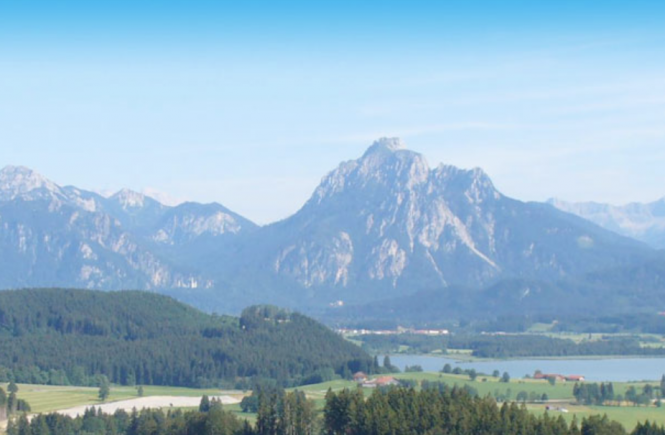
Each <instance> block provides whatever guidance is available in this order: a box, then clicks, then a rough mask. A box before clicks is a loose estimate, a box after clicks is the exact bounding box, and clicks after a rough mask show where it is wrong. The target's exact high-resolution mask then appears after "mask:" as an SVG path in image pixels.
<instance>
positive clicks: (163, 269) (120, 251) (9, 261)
mask: <svg viewBox="0 0 665 435" xmlns="http://www.w3.org/2000/svg"><path fill="white" fill-rule="evenodd" d="M201 207H203V208H205V207H206V206H200V207H199V208H201ZM210 208H213V209H215V210H214V212H210V211H209V209H210ZM198 212H199V210H198V209H197V208H194V209H191V207H188V206H187V204H183V205H181V206H178V207H167V206H164V205H162V204H160V203H158V202H157V201H155V200H153V199H151V198H149V197H146V196H144V195H141V194H139V193H136V192H132V191H130V190H126V189H125V190H121V191H120V192H118V193H116V194H115V195H113V196H111V197H109V198H104V197H102V196H100V195H97V194H95V193H92V192H87V191H84V190H80V189H77V188H74V187H60V186H58V185H57V184H55V183H53V182H52V181H50V180H47V179H46V178H44V177H42V176H41V175H39V174H37V173H36V172H34V171H31V170H29V169H27V168H22V167H11V166H9V167H6V168H4V169H3V170H2V171H0V249H1V251H2V254H0V269H1V270H2V271H3V273H2V274H1V276H0V286H1V287H4V288H16V287H38V286H42V287H51V286H62V287H83V288H97V289H129V288H134V289H169V288H185V289H191V288H198V287H212V286H213V285H214V281H213V280H212V278H210V277H209V276H208V274H206V273H205V272H201V271H193V270H191V268H188V267H183V266H182V265H180V264H179V263H178V262H177V261H174V260H173V258H172V257H171V256H170V255H167V254H168V253H167V252H165V251H163V250H160V249H155V246H154V243H155V242H157V243H164V244H168V245H169V246H177V247H182V246H183V245H185V244H186V243H187V242H191V241H194V240H197V239H200V238H206V237H210V238H215V237H217V236H220V235H224V234H227V233H229V234H234V235H237V234H240V233H241V232H242V231H243V230H245V229H247V230H252V229H253V228H255V225H254V224H252V223H251V222H249V221H247V220H246V219H244V218H241V217H240V216H238V215H236V214H234V213H232V212H229V211H228V210H226V209H225V208H224V207H222V206H219V205H210V206H208V209H207V210H205V211H201V212H200V213H198Z"/></svg>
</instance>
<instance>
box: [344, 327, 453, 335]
mask: <svg viewBox="0 0 665 435" xmlns="http://www.w3.org/2000/svg"><path fill="white" fill-rule="evenodd" d="M335 332H337V333H338V334H341V335H344V336H353V335H399V334H415V335H431V336H437V335H448V334H450V331H448V330H447V329H414V328H402V327H397V329H349V328H337V329H335Z"/></svg>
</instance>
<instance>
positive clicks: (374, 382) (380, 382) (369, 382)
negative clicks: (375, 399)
mask: <svg viewBox="0 0 665 435" xmlns="http://www.w3.org/2000/svg"><path fill="white" fill-rule="evenodd" d="M353 380H354V381H355V382H356V383H357V384H358V385H359V386H361V387H363V388H377V387H388V386H391V385H399V381H398V380H397V379H395V378H393V377H392V376H378V377H376V378H371V379H370V377H369V376H367V375H366V374H365V373H363V372H358V373H356V374H355V375H353Z"/></svg>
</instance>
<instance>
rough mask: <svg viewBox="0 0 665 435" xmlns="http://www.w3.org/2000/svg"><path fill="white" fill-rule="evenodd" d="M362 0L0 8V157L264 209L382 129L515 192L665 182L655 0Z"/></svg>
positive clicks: (532, 196) (664, 68) (635, 188)
mask: <svg viewBox="0 0 665 435" xmlns="http://www.w3.org/2000/svg"><path fill="white" fill-rule="evenodd" d="M277 3H279V4H277ZM358 3H360V2H358V1H349V2H345V1H340V0H335V1H327V2H324V1H314V0H311V1H308V2H277V1H273V2H258V1H235V2H231V1H221V0H220V1H197V0H188V1H177V2H176V1H168V0H159V1H121V0H114V1H102V0H95V1H91V0H85V1H58V0H47V1H30V0H2V1H0V166H4V165H6V164H15V165H25V166H29V167H31V168H33V169H35V170H37V171H39V172H41V173H42V174H44V175H45V176H47V177H48V178H51V179H52V180H53V181H55V182H57V183H59V184H63V185H66V184H73V185H76V186H78V187H81V188H87V189H97V190H117V189H119V188H121V187H130V188H132V189H135V190H142V189H146V188H150V189H156V190H159V191H163V192H167V193H169V194H170V195H172V196H174V197H177V198H182V199H191V200H197V201H205V202H210V201H217V202H220V203H222V204H224V205H225V206H227V207H229V208H231V209H232V210H234V211H237V212H239V213H241V214H243V215H245V216H247V217H248V218H250V219H253V220H255V221H257V222H259V223H267V222H271V221H274V220H276V219H280V218H283V217H286V216H288V215H289V214H291V213H293V212H295V211H296V210H297V209H298V208H299V207H300V206H301V205H302V204H303V203H304V202H305V200H306V199H307V198H308V197H309V196H310V194H311V193H312V191H313V190H314V188H315V187H316V185H317V184H318V182H319V180H320V178H321V177H322V176H323V175H324V174H325V173H326V172H328V171H329V170H331V169H333V168H334V167H336V166H337V164H338V163H339V162H340V161H342V160H348V159H352V158H357V157H359V156H360V155H361V154H362V153H363V151H364V149H365V148H367V147H368V146H369V145H370V144H371V142H372V141H373V140H374V139H375V138H378V137H381V136H400V137H402V138H403V139H404V140H405V142H406V144H407V146H408V147H409V148H411V149H413V150H416V151H419V152H421V153H423V154H424V155H425V156H426V157H427V159H428V161H429V162H430V165H431V166H435V165H437V164H438V163H440V162H444V163H447V164H454V165H457V166H460V167H465V168H469V167H474V166H480V167H482V168H483V169H485V170H486V171H487V172H488V173H489V175H490V176H491V177H492V179H493V180H494V182H495V184H496V186H497V187H498V188H499V189H500V190H501V191H502V192H503V193H505V194H507V195H509V196H512V197H515V198H518V199H522V200H545V199H547V198H549V197H552V196H556V197H560V198H563V199H568V200H597V201H604V202H612V203H617V204H619V203H625V202H628V201H649V200H654V199H657V198H660V197H663V196H665V24H664V23H665V2H664V1H662V0H661V1H635V0H632V1H620V2H619V1H610V0H604V1H584V2H582V1H579V0H574V1H560V0H557V1H554V0H553V1H548V2H545V1H535V0H530V1H523V2H521V1H519V2H518V1H500V2H499V1H495V0H486V1H436V2H435V1H429V2H418V1H403V2H389V1H380V2H378V1H377V2H363V4H364V5H363V6H360V5H358ZM544 3H547V5H545V4H544ZM139 4H140V5H139Z"/></svg>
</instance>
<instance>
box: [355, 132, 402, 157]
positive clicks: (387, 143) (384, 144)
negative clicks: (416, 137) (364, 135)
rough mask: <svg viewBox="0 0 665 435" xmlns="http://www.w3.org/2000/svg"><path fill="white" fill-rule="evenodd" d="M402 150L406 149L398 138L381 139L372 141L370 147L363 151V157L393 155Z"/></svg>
mask: <svg viewBox="0 0 665 435" xmlns="http://www.w3.org/2000/svg"><path fill="white" fill-rule="evenodd" d="M404 149H406V147H405V145H404V142H403V141H402V139H400V138H398V137H382V138H380V139H378V140H376V141H374V143H373V144H372V146H370V147H369V148H368V149H367V151H365V154H364V155H363V157H367V156H370V155H373V154H385V153H393V152H395V151H399V150H404Z"/></svg>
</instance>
